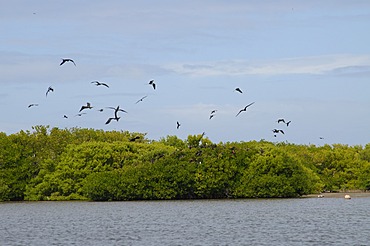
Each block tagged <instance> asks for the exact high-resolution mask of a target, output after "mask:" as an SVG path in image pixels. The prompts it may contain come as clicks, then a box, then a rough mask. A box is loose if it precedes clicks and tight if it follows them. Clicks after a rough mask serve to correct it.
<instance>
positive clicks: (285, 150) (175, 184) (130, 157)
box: [0, 126, 370, 201]
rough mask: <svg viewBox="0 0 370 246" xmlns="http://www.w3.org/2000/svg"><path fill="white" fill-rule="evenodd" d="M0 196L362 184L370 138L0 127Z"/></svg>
mask: <svg viewBox="0 0 370 246" xmlns="http://www.w3.org/2000/svg"><path fill="white" fill-rule="evenodd" d="M0 145H1V147H2V148H0V201H8V200H75V199H78V200H84V199H89V200H99V201H106V200H144V199H145V200H147V199H197V198H258V197H266V198H270V197H299V196H302V195H305V194H309V193H313V192H319V191H322V190H331V191H340V190H348V189H362V190H370V144H368V145H366V146H365V147H364V148H363V147H362V146H347V145H340V144H335V145H324V146H321V147H316V146H314V145H309V146H305V145H295V144H289V143H271V142H267V141H263V140H262V141H259V142H257V141H251V142H239V143H236V142H231V143H230V142H228V143H219V144H214V143H212V142H211V141H210V140H209V139H208V138H207V137H205V136H204V134H198V135H190V136H188V138H187V139H185V140H181V139H179V138H178V137H177V136H167V137H166V138H162V139H160V140H159V141H149V140H147V139H145V134H142V133H130V132H127V131H120V132H118V131H103V130H94V129H80V128H71V129H59V128H51V129H50V128H49V127H48V126H35V127H33V131H32V132H30V131H20V132H19V133H16V134H11V135H9V136H7V135H6V134H4V133H0Z"/></svg>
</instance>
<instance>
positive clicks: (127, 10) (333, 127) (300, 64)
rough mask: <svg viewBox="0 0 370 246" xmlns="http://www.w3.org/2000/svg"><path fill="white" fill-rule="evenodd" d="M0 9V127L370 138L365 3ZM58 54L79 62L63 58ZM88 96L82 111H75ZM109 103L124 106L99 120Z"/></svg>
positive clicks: (151, 135) (216, 138)
mask: <svg viewBox="0 0 370 246" xmlns="http://www.w3.org/2000/svg"><path fill="white" fill-rule="evenodd" d="M0 6H1V8H0V33H1V38H0V86H1V89H0V112H1V116H0V117H1V118H0V119H1V120H0V132H4V133H6V134H14V133H17V132H19V131H21V130H23V131H27V130H29V131H32V127H33V126H36V125H44V126H50V127H51V128H52V127H58V128H61V129H64V128H67V129H69V128H73V127H78V128H93V129H102V130H107V131H110V130H116V131H126V130H127V131H130V132H140V133H146V137H147V138H148V139H151V140H159V139H161V138H165V137H166V136H169V135H171V136H172V135H176V136H178V137H179V138H181V139H186V138H187V137H188V135H195V134H201V133H203V132H205V136H206V137H207V138H209V139H210V140H211V141H212V142H214V143H219V142H224V143H225V142H234V141H236V142H241V141H252V140H256V141H260V140H267V141H272V142H288V143H293V144H314V145H324V144H337V143H338V144H346V145H362V146H364V145H366V144H368V143H370V31H369V27H370V1H368V0H352V1H347V0H335V1H334V0H326V1H319V0H313V1H297V0H294V1H293V0H286V1H275V0H266V1H259V0H233V1H226V0H223V1H221V0H212V1H211V0H202V1H199V0H197V1H195V0H189V1H177V0H171V1H170V0H157V1H149V0H137V1H121V0H106V1H97V0H79V1H72V0H65V1H46V0H34V1H27V0H19V1H18V0H15V1H4V0H0ZM62 58H71V59H73V60H74V62H75V63H76V66H75V65H74V64H73V63H70V62H67V63H65V64H63V65H61V66H60V63H61V61H62ZM150 80H154V82H155V84H156V89H155V90H154V89H153V87H152V86H151V85H150V84H149V81H150ZM92 81H100V82H104V83H106V84H108V85H109V88H107V87H104V86H96V85H94V84H93V83H91V82H92ZM49 86H51V87H52V88H53V89H54V91H52V92H49V93H48V95H47V96H46V91H47V89H48V87H49ZM236 88H240V89H241V90H242V92H243V93H239V92H237V91H235V89H236ZM144 96H146V98H144V99H143V100H142V101H140V102H139V103H136V102H137V101H138V100H139V99H140V98H142V97H144ZM87 102H89V103H90V104H91V106H92V108H91V109H85V110H83V111H82V113H85V114H83V115H81V116H78V113H79V110H80V108H81V106H83V105H86V103H87ZM252 102H254V104H253V105H251V106H250V107H248V108H247V110H246V111H242V112H241V113H240V114H239V115H238V116H236V115H237V113H238V112H239V110H241V109H243V108H244V107H245V106H246V105H248V104H250V103H252ZM30 104H38V106H34V107H28V105H30ZM118 105H119V106H120V108H122V109H124V110H125V111H127V113H124V112H119V113H118V114H119V116H120V117H121V118H120V120H119V121H111V123H109V124H105V122H106V121H107V119H108V118H110V117H114V110H112V109H110V108H109V107H114V108H115V107H117V106H118ZM99 109H103V111H102V112H100V111H99ZM212 110H217V111H216V113H214V116H213V118H212V119H209V117H210V115H211V111H212ZM64 115H66V116H67V117H68V118H64ZM281 118H282V119H285V121H286V122H287V121H291V123H290V124H289V126H286V125H285V124H283V123H278V122H277V120H278V119H281ZM177 122H179V123H180V127H179V128H178V129H177V127H176V126H177V124H176V123H177ZM273 129H281V130H283V131H284V134H282V133H281V132H279V133H278V134H276V137H275V136H274V134H273V132H272V130H273Z"/></svg>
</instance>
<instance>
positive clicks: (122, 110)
mask: <svg viewBox="0 0 370 246" xmlns="http://www.w3.org/2000/svg"><path fill="white" fill-rule="evenodd" d="M117 111H121V112H124V113H127V111H126V110H124V109H118V110H117Z"/></svg>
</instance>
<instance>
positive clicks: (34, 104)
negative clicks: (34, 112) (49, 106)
mask: <svg viewBox="0 0 370 246" xmlns="http://www.w3.org/2000/svg"><path fill="white" fill-rule="evenodd" d="M35 106H39V105H38V104H37V103H31V104H30V105H28V107H29V108H30V107H35Z"/></svg>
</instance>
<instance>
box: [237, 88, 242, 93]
mask: <svg viewBox="0 0 370 246" xmlns="http://www.w3.org/2000/svg"><path fill="white" fill-rule="evenodd" d="M235 90H236V91H237V92H239V93H243V91H242V90H241V89H240V88H239V87H237V88H235Z"/></svg>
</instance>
